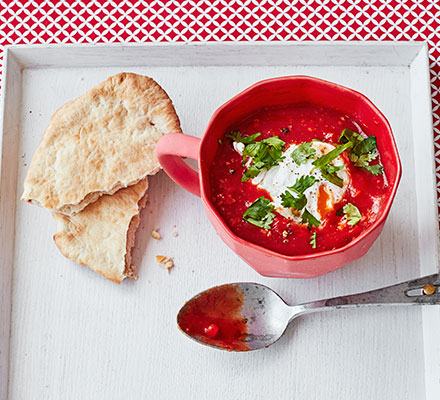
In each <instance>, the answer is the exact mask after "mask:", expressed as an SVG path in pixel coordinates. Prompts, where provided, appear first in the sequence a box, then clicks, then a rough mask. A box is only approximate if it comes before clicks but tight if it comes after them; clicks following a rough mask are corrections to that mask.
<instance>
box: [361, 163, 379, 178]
mask: <svg viewBox="0 0 440 400" xmlns="http://www.w3.org/2000/svg"><path fill="white" fill-rule="evenodd" d="M362 168H363V169H365V170H366V171H368V172H370V173H371V174H373V175H374V176H377V175H382V174H383V167H382V165H380V164H375V165H366V166H365V167H362Z"/></svg>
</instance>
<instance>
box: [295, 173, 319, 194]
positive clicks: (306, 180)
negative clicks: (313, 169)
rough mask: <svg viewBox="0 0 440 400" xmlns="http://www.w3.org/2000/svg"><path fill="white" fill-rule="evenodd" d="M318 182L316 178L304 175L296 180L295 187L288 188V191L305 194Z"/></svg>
mask: <svg viewBox="0 0 440 400" xmlns="http://www.w3.org/2000/svg"><path fill="white" fill-rule="evenodd" d="M315 182H316V178H315V177H314V176H312V175H303V176H301V177H300V178H298V179H297V180H296V182H295V183H294V184H293V186H290V187H288V189H290V190H292V191H294V192H296V193H298V194H303V193H304V192H305V191H306V190H307V189H308V188H309V187H311V186H312V185H313V184H314V183H315Z"/></svg>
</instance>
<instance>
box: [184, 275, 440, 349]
mask: <svg viewBox="0 0 440 400" xmlns="http://www.w3.org/2000/svg"><path fill="white" fill-rule="evenodd" d="M436 304H440V279H439V275H438V274H435V275H430V276H427V277H424V278H420V279H416V280H412V281H407V282H403V283H400V284H397V285H393V286H388V287H385V288H382V289H377V290H372V291H369V292H364V293H359V294H353V295H349V296H342V297H334V298H330V299H325V300H318V301H314V302H310V303H304V304H299V305H296V306H289V305H287V304H286V303H285V302H284V301H283V299H282V298H281V297H280V296H279V295H278V294H277V293H275V292H274V291H273V290H272V289H270V288H269V287H267V286H264V285H261V284H258V283H230V284H225V285H221V286H215V287H213V288H211V289H208V290H205V291H204V292H201V293H199V294H198V295H196V296H194V297H193V298H192V299H191V300H189V301H188V302H187V303H185V305H184V306H183V307H182V308H181V309H180V311H179V313H178V315H177V324H178V326H179V328H180V329H181V330H182V332H184V333H185V334H186V335H188V336H189V337H190V338H191V339H194V340H196V341H197V342H199V343H202V344H204V345H207V346H211V347H215V348H219V349H223V350H229V351H250V350H257V349H262V348H267V347H269V346H270V345H271V344H273V343H275V342H276V341H277V340H278V339H279V338H280V337H281V336H282V335H283V334H284V332H285V330H286V328H287V326H288V325H289V323H290V322H291V321H292V320H293V319H295V318H296V317H298V316H300V315H303V314H306V313H311V312H317V311H323V310H330V309H342V308H347V307H360V306H384V305H389V306H398V305H399V306H400V305H436Z"/></svg>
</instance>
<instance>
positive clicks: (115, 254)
mask: <svg viewBox="0 0 440 400" xmlns="http://www.w3.org/2000/svg"><path fill="white" fill-rule="evenodd" d="M147 187H148V181H147V178H145V179H143V180H141V181H140V182H139V183H137V184H136V185H133V186H130V187H128V188H125V189H121V190H119V191H118V192H116V193H114V194H113V195H103V196H101V197H100V198H99V199H98V200H97V201H96V202H94V203H93V204H90V205H88V206H87V207H86V208H84V209H83V210H82V211H81V212H80V213H78V214H76V215H74V216H68V215H65V214H61V213H54V214H53V217H54V219H55V221H56V223H57V231H56V233H55V235H54V237H53V239H54V241H55V244H56V245H57V246H58V248H59V249H60V251H61V253H62V254H63V255H64V256H65V257H67V258H70V259H71V260H72V261H75V262H76V263H78V264H81V265H84V266H87V267H90V268H91V269H93V270H94V271H96V272H98V273H99V274H101V275H102V276H104V277H106V278H107V279H110V280H112V281H113V282H116V283H121V282H122V280H123V279H124V278H126V277H135V267H134V266H133V265H131V250H132V248H133V246H134V237H135V232H136V229H137V227H138V226H139V213H140V210H141V209H142V208H143V207H144V206H145V203H146V198H147V197H146V194H145V192H146V190H147Z"/></svg>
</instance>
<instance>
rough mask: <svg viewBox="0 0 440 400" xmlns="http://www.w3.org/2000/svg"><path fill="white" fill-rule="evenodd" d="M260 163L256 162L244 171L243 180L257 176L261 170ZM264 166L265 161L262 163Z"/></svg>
mask: <svg viewBox="0 0 440 400" xmlns="http://www.w3.org/2000/svg"><path fill="white" fill-rule="evenodd" d="M259 165H260V163H254V164H252V165H251V166H249V168H248V169H247V170H246V171H244V173H243V176H242V177H241V181H242V182H246V181H248V180H249V179H252V178H255V177H256V176H257V175H258V174H259V173H260V171H261V169H260V168H259ZM261 165H263V166H264V163H261Z"/></svg>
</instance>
